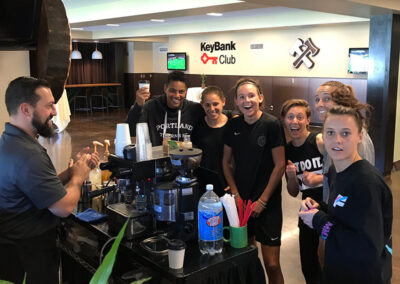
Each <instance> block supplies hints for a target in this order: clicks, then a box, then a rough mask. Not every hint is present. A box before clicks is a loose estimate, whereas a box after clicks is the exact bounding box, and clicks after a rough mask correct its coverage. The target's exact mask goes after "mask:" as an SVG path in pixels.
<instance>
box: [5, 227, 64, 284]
mask: <svg viewBox="0 0 400 284" xmlns="http://www.w3.org/2000/svg"><path fill="white" fill-rule="evenodd" d="M56 235H57V233H56V229H52V230H50V231H48V232H46V233H44V234H42V235H40V236H37V237H34V238H30V239H23V240H13V241H12V243H11V242H10V243H9V244H1V243H0V279H1V280H7V281H10V282H13V283H16V284H20V283H22V281H23V279H24V275H25V273H26V283H29V284H36V283H37V284H47V283H48V284H57V283H58V267H59V264H60V254H59V251H58V249H57V245H56Z"/></svg>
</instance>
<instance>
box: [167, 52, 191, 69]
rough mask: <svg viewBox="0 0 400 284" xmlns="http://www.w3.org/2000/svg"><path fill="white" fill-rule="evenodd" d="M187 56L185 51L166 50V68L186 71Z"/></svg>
mask: <svg viewBox="0 0 400 284" xmlns="http://www.w3.org/2000/svg"><path fill="white" fill-rule="evenodd" d="M186 65H187V56H186V53H185V52H174V53H172V52H168V53H167V69H168V70H181V71H186Z"/></svg>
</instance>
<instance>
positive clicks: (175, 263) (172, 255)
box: [168, 240, 186, 269]
mask: <svg viewBox="0 0 400 284" xmlns="http://www.w3.org/2000/svg"><path fill="white" fill-rule="evenodd" d="M185 249H186V244H185V242H184V241H182V240H170V241H169V243H168V263H169V267H170V268H172V269H181V268H182V267H183V262H184V260H185Z"/></svg>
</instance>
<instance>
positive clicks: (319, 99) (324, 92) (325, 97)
mask: <svg viewBox="0 0 400 284" xmlns="http://www.w3.org/2000/svg"><path fill="white" fill-rule="evenodd" d="M332 91H333V87H332V86H320V87H319V88H318V89H317V93H316V95H315V110H316V112H317V113H318V117H319V120H320V121H324V120H325V116H326V113H327V112H328V110H330V109H331V108H332V107H333V106H334V105H335V103H334V102H333V100H332V95H331V93H332Z"/></svg>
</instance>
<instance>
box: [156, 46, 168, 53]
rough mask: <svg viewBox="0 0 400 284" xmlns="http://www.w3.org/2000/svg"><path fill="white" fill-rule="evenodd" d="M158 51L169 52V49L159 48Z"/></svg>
mask: <svg viewBox="0 0 400 284" xmlns="http://www.w3.org/2000/svg"><path fill="white" fill-rule="evenodd" d="M158 51H159V52H168V47H165V46H164V47H160V48H158Z"/></svg>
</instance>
